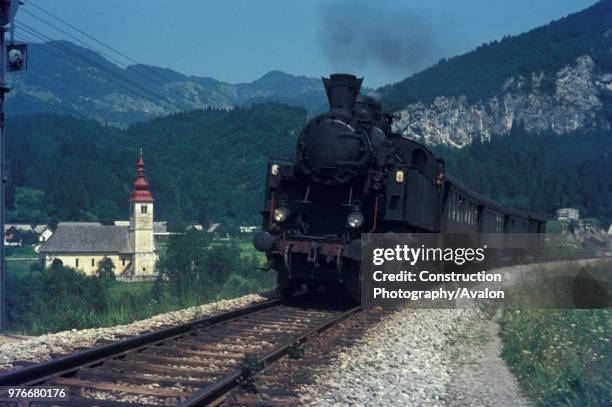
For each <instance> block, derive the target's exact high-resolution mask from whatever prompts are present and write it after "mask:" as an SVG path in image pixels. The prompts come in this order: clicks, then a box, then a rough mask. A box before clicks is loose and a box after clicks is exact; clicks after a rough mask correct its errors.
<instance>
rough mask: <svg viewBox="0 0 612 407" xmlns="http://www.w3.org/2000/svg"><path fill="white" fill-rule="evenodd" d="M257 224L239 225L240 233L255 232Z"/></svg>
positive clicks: (257, 227)
mask: <svg viewBox="0 0 612 407" xmlns="http://www.w3.org/2000/svg"><path fill="white" fill-rule="evenodd" d="M258 229H259V226H240V233H255V232H257V230H258Z"/></svg>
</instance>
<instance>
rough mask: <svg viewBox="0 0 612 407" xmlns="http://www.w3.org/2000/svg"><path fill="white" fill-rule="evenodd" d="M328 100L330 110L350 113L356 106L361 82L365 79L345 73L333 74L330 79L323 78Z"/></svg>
mask: <svg viewBox="0 0 612 407" xmlns="http://www.w3.org/2000/svg"><path fill="white" fill-rule="evenodd" d="M321 79H322V80H323V86H325V93H327V100H328V101H329V109H330V110H331V111H332V112H333V111H337V112H340V113H350V111H351V110H353V106H354V105H355V99H356V98H357V94H359V89H360V88H361V82H362V81H363V78H357V77H356V76H355V75H349V74H344V73H337V74H332V75H330V76H329V78H323V77H322V78H321Z"/></svg>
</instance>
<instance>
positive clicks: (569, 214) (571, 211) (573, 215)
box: [557, 208, 580, 221]
mask: <svg viewBox="0 0 612 407" xmlns="http://www.w3.org/2000/svg"><path fill="white" fill-rule="evenodd" d="M579 219H580V211H578V209H575V208H561V209H557V220H564V221H570V220H575V221H578V220H579Z"/></svg>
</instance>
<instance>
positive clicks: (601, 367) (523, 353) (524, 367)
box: [501, 263, 612, 406]
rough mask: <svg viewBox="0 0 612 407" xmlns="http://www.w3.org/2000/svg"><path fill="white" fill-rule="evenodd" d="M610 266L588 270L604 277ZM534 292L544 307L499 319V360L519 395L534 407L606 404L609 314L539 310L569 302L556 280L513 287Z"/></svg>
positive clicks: (610, 394) (611, 348)
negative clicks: (563, 299) (516, 384)
mask: <svg viewBox="0 0 612 407" xmlns="http://www.w3.org/2000/svg"><path fill="white" fill-rule="evenodd" d="M610 267H611V265H610V263H608V264H607V265H606V264H600V265H597V266H594V267H593V268H592V269H591V271H592V272H596V271H601V272H607V273H609V272H610ZM558 280H559V279H558ZM536 288H537V289H538V290H541V292H540V291H538V295H539V296H540V297H541V298H542V299H544V300H545V301H544V302H542V303H541V304H540V305H539V306H537V307H532V308H531V309H510V310H506V311H505V312H504V314H503V317H502V320H501V337H502V340H503V344H504V347H503V351H502V356H503V357H504V359H505V360H506V362H507V363H508V365H509V366H510V368H511V369H512V371H513V372H514V374H515V376H516V377H517V379H518V381H519V383H520V385H521V387H522V389H523V391H524V392H525V394H526V395H527V396H529V397H530V398H531V399H532V400H533V401H534V402H535V403H536V404H537V405H540V406H551V405H560V406H603V405H610V401H611V400H612V377H611V375H610V373H611V372H612V344H611V343H610V341H612V310H611V309H609V308H603V309H544V308H545V307H546V306H547V304H554V303H557V304H559V301H552V300H554V299H555V297H561V296H566V297H570V299H571V288H568V284H566V283H565V282H563V281H561V280H559V281H558V284H552V283H549V284H540V285H536V284H533V283H531V284H523V285H522V286H519V287H518V289H519V290H523V291H529V290H534V289H536ZM561 304H562V303H561ZM568 304H569V302H567V303H566V304H565V305H563V304H562V306H567V305H568Z"/></svg>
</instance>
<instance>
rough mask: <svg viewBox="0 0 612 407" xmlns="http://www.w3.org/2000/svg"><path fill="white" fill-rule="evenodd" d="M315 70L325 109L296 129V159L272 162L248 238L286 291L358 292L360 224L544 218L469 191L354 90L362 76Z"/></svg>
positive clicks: (534, 222)
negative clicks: (258, 221)
mask: <svg viewBox="0 0 612 407" xmlns="http://www.w3.org/2000/svg"><path fill="white" fill-rule="evenodd" d="M322 80H323V86H324V87H325V92H326V94H327V99H328V101H329V112H327V113H324V114H321V115H319V116H316V117H314V118H313V119H312V120H310V121H309V122H308V123H307V124H306V126H305V127H304V128H303V129H302V131H301V132H300V134H299V137H298V140H297V148H296V155H295V159H294V160H272V161H270V162H269V164H268V167H267V174H266V186H265V197H264V208H263V210H262V212H261V213H262V216H263V225H262V231H260V232H258V233H257V234H256V235H255V237H254V241H253V243H254V246H255V248H256V249H257V250H259V251H262V252H265V253H266V256H267V258H268V264H269V266H270V267H271V268H273V269H274V270H276V271H277V272H278V288H279V290H280V292H281V293H282V295H283V296H289V295H291V293H292V292H293V291H295V290H296V289H297V288H300V287H302V286H303V285H307V286H308V287H309V288H311V289H315V288H316V287H318V286H319V285H325V286H331V287H340V288H342V289H345V290H346V291H348V293H349V294H351V295H352V296H353V297H355V298H359V295H360V294H359V290H360V260H361V246H362V244H361V241H360V236H361V234H362V233H374V232H375V233H386V232H393V233H412V232H420V233H427V232H454V231H456V232H464V233H465V232H522V231H524V232H527V231H535V232H542V231H543V224H544V223H543V221H542V220H541V219H538V218H536V217H533V216H531V215H529V214H527V213H525V212H521V211H516V210H511V209H509V208H506V207H504V206H502V205H499V204H497V203H495V202H494V201H492V200H490V199H487V198H485V197H483V196H481V195H479V194H476V193H475V192H473V191H471V190H470V189H468V188H466V187H465V186H463V185H461V184H460V183H459V182H458V181H456V180H454V179H452V178H451V177H449V176H447V174H446V172H445V169H444V162H443V161H442V160H441V159H438V158H437V157H436V156H435V155H434V154H433V153H432V152H431V151H429V150H428V149H427V148H426V147H425V146H424V145H422V144H420V143H417V142H416V141H414V140H410V139H407V138H405V137H402V136H401V135H399V134H395V133H393V132H392V130H391V124H392V116H391V115H390V114H388V113H384V112H382V111H381V106H380V104H379V103H378V102H377V101H376V100H375V99H373V98H371V97H368V96H363V95H359V90H360V87H361V83H362V79H361V78H357V77H355V76H354V75H349V74H333V75H330V77H329V78H322Z"/></svg>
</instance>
